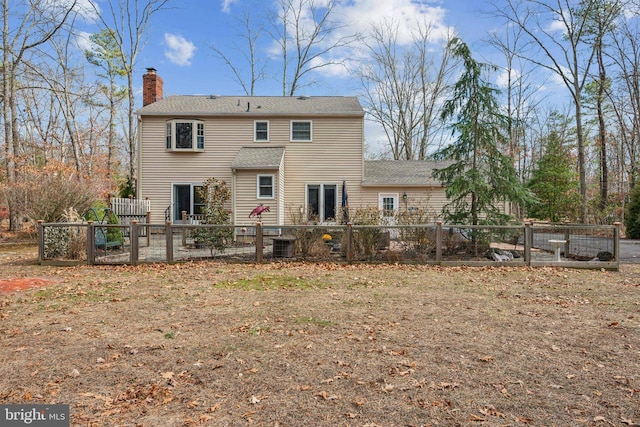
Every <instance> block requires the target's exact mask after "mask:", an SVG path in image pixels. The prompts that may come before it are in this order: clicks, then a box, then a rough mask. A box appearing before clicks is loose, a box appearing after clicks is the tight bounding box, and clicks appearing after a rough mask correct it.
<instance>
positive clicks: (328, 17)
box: [271, 0, 360, 96]
mask: <svg viewBox="0 0 640 427" xmlns="http://www.w3.org/2000/svg"><path fill="white" fill-rule="evenodd" d="M337 2H338V0H322V1H320V0H279V3H278V6H279V11H278V14H277V17H275V18H272V19H271V25H272V27H273V31H272V33H271V36H272V37H273V39H274V40H275V41H276V42H277V43H278V46H279V49H280V51H281V54H282V75H281V84H282V95H283V96H293V95H295V94H296V93H298V91H299V90H300V89H302V88H303V87H305V86H308V85H311V84H313V82H306V83H305V81H304V80H305V77H307V75H308V74H310V73H311V72H313V71H318V70H320V69H322V68H326V67H329V66H333V65H342V64H343V62H344V61H343V59H341V58H337V59H336V58H334V57H332V55H333V54H337V53H338V51H339V50H340V49H342V48H347V47H349V46H350V45H351V44H352V43H353V42H355V41H356V40H358V39H359V38H360V36H359V35H358V34H351V33H349V34H347V35H341V32H342V31H343V30H345V29H347V25H346V24H339V23H337V22H336V21H335V20H334V19H333V18H334V16H333V15H334V10H335V7H336V4H337Z"/></svg>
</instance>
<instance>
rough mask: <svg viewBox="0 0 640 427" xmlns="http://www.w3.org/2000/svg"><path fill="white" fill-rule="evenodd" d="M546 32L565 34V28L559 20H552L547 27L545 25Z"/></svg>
mask: <svg viewBox="0 0 640 427" xmlns="http://www.w3.org/2000/svg"><path fill="white" fill-rule="evenodd" d="M546 30H547V31H548V32H550V33H555V32H566V31H567V26H566V25H565V23H564V22H563V21H562V20H561V19H554V20H553V21H551V23H550V24H549V25H547V28H546Z"/></svg>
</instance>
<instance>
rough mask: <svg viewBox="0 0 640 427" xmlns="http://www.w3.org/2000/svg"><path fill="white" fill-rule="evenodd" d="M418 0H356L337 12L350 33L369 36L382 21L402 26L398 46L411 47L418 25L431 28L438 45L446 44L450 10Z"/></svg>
mask: <svg viewBox="0 0 640 427" xmlns="http://www.w3.org/2000/svg"><path fill="white" fill-rule="evenodd" d="M425 3H426V2H416V1H414V0H354V1H352V2H348V3H347V4H346V5H343V6H341V7H340V8H338V9H337V12H338V16H341V17H342V18H343V22H344V23H345V24H346V25H347V26H348V27H347V29H348V30H349V31H357V32H359V33H361V34H364V35H367V34H369V33H370V31H371V27H372V26H373V25H377V24H380V23H381V22H382V21H389V22H394V23H396V24H397V25H398V28H399V29H400V33H399V34H398V36H399V37H398V43H400V44H408V43H411V41H412V39H413V32H414V31H415V29H416V26H417V25H418V24H424V23H426V24H428V25H429V26H430V27H431V36H432V38H433V40H434V42H436V41H438V40H444V39H445V38H446V37H447V35H448V33H449V31H450V29H449V28H448V27H447V26H446V25H445V23H444V17H445V14H446V9H444V8H442V7H438V6H431V5H427V4H425Z"/></svg>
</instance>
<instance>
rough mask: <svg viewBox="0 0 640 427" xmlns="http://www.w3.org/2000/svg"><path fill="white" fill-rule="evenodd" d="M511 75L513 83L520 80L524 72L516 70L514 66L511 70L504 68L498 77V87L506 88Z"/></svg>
mask: <svg viewBox="0 0 640 427" xmlns="http://www.w3.org/2000/svg"><path fill="white" fill-rule="evenodd" d="M509 75H511V83H513V82H515V81H516V80H518V79H519V78H520V76H522V73H521V72H520V70H516V69H513V68H512V69H511V70H507V69H504V70H502V72H501V73H500V74H499V75H498V77H496V84H497V85H498V87H501V88H506V87H507V86H508V85H509Z"/></svg>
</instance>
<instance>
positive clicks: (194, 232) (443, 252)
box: [38, 223, 619, 269]
mask: <svg viewBox="0 0 640 427" xmlns="http://www.w3.org/2000/svg"><path fill="white" fill-rule="evenodd" d="M38 235H39V246H38V247H39V250H38V253H39V260H40V262H54V261H55V262H59V263H79V262H83V261H84V262H87V263H89V264H133V265H135V264H138V263H149V262H181V261H189V260H206V259H216V260H221V261H226V262H263V261H271V262H274V261H277V262H287V261H307V262H338V263H367V262H370V263H419V264H439V265H505V264H509V265H512V264H513V265H533V266H541V265H561V266H566V267H572V268H608V269H617V268H618V267H619V265H618V256H617V253H618V251H619V228H618V226H586V225H548V226H538V225H536V226H533V225H530V224H526V225H523V226H471V225H443V224H441V223H436V224H420V225H387V226H373V225H371V226H369V225H351V224H349V225H287V226H284V225H283V226H264V227H263V226H262V225H260V224H256V225H255V226H233V225H212V224H170V223H167V224H163V225H160V224H136V223H133V224H131V225H129V226H125V225H119V224H97V223H89V224H66V223H59V224H42V223H40V225H39V228H38Z"/></svg>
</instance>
